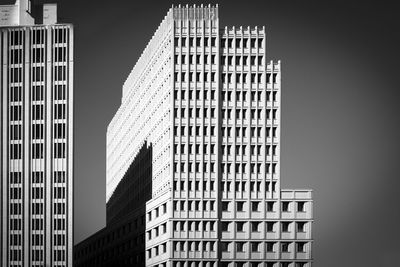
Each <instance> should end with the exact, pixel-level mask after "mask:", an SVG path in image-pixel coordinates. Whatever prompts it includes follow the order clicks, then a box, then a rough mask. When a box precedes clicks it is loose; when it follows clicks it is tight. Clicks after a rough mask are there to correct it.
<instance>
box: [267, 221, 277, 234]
mask: <svg viewBox="0 0 400 267" xmlns="http://www.w3.org/2000/svg"><path fill="white" fill-rule="evenodd" d="M274 225H275V222H267V232H274Z"/></svg>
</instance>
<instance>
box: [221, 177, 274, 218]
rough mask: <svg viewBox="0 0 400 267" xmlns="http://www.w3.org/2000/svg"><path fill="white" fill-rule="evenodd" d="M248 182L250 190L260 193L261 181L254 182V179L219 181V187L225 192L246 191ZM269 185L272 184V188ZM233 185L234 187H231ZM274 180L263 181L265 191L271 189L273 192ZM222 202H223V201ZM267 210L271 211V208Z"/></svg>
mask: <svg viewBox="0 0 400 267" xmlns="http://www.w3.org/2000/svg"><path fill="white" fill-rule="evenodd" d="M249 183H250V192H251V193H253V192H258V193H261V192H262V191H261V186H262V182H255V181H250V182H246V181H241V182H231V181H223V182H221V188H222V190H223V192H224V193H225V192H226V193H230V192H233V191H235V192H236V193H239V192H248V191H247V190H246V188H247V185H248V184H249ZM270 185H272V188H270ZM233 186H234V188H233ZM275 187H276V182H272V184H271V182H269V181H267V182H265V191H266V192H270V191H271V190H272V192H275V190H276V188H275ZM223 203H224V202H223ZM267 211H273V210H267Z"/></svg>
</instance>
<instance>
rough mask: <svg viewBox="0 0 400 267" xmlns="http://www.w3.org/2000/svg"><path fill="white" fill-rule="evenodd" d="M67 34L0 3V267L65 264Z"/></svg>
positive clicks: (68, 216) (69, 95)
mask: <svg viewBox="0 0 400 267" xmlns="http://www.w3.org/2000/svg"><path fill="white" fill-rule="evenodd" d="M72 44H73V29H72V25H69V24H59V23H57V5H56V4H44V5H41V6H35V5H33V3H31V1H30V0H17V1H16V3H15V4H14V5H1V6H0V62H1V70H0V103H1V104H0V118H1V121H0V125H1V126H0V128H1V131H0V151H1V157H0V173H1V174H0V176H1V183H0V191H1V202H0V206H1V209H0V210H1V211H0V212H1V219H0V222H1V226H0V227H1V232H0V234H1V236H0V240H1V241H0V246H1V249H0V261H1V263H0V265H1V266H11V267H17V266H18V267H25V266H32V267H35V266H36V267H39V266H57V267H68V266H69V267H71V266H72V259H73V257H72V248H73V247H72V246H73V225H72V224H73V210H72V197H73V194H72V189H73V49H72Z"/></svg>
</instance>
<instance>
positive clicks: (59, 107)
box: [10, 104, 66, 121]
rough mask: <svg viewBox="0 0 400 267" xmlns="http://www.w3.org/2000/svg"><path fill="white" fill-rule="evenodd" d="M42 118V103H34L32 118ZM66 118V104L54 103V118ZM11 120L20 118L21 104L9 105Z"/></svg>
mask: <svg viewBox="0 0 400 267" xmlns="http://www.w3.org/2000/svg"><path fill="white" fill-rule="evenodd" d="M43 118H44V105H42V104H34V105H32V119H33V120H43ZM65 118H66V105H65V104H54V119H65ZM10 120H11V121H20V120H22V106H21V105H15V106H11V111H10Z"/></svg>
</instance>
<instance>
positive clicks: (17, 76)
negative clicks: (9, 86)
mask: <svg viewBox="0 0 400 267" xmlns="http://www.w3.org/2000/svg"><path fill="white" fill-rule="evenodd" d="M44 75H45V69H44V67H43V66H38V67H32V81H33V82H43V81H44ZM53 75H54V80H55V81H64V80H66V79H67V68H66V66H63V65H61V66H54V69H53ZM22 76H23V72H22V68H11V69H10V82H11V83H20V82H22Z"/></svg>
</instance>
